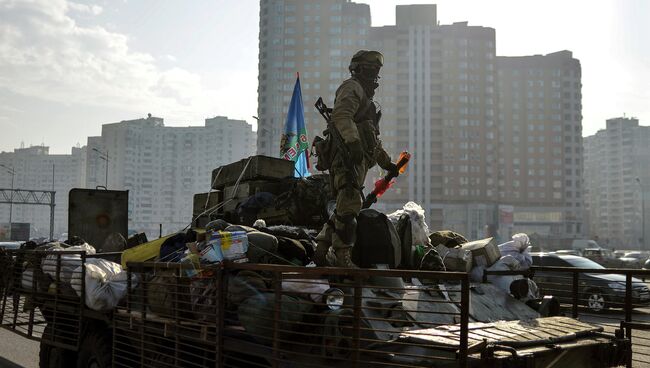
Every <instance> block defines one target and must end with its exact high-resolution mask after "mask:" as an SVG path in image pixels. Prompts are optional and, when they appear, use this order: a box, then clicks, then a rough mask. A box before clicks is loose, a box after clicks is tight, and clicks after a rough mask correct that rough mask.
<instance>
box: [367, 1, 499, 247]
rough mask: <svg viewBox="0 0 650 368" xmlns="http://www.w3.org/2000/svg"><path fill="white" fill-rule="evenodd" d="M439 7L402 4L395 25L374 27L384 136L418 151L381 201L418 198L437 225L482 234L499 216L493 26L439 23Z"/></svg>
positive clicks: (390, 204)
mask: <svg viewBox="0 0 650 368" xmlns="http://www.w3.org/2000/svg"><path fill="white" fill-rule="evenodd" d="M436 13H437V9H436V5H405V6H397V7H396V25H395V26H386V27H379V28H372V30H371V38H370V40H371V48H376V49H379V50H381V51H382V52H383V53H384V55H385V57H386V66H385V67H384V69H383V70H382V79H381V81H380V82H381V86H380V88H379V91H378V96H377V99H378V100H379V101H380V102H381V104H382V106H383V108H382V113H383V117H382V120H383V122H382V126H381V128H382V135H381V137H382V140H383V141H384V143H385V146H386V148H387V150H388V151H389V152H391V153H392V154H393V155H394V156H396V155H397V154H398V152H399V151H401V150H408V151H409V152H411V153H412V154H413V159H412V162H411V164H410V166H409V168H408V171H407V175H408V177H407V178H404V179H400V180H399V181H398V182H397V184H396V187H395V188H394V189H391V191H390V192H389V193H387V194H386V195H385V198H382V204H383V205H384V206H385V209H386V210H394V209H397V208H398V207H401V206H402V205H403V204H404V202H406V201H408V200H414V201H416V202H417V203H419V204H420V205H421V206H422V207H423V208H424V209H425V211H426V214H427V219H428V221H429V223H430V226H431V227H432V228H433V229H442V228H451V229H454V230H456V231H459V232H461V233H463V234H466V235H467V236H468V237H470V238H478V237H481V236H484V235H485V234H486V231H485V225H486V224H490V223H494V222H495V221H496V211H495V208H496V207H495V204H496V203H497V198H498V197H497V133H498V131H497V124H496V123H497V121H496V119H497V91H496V77H497V71H496V70H497V68H496V56H495V31H494V29H492V28H486V27H476V26H468V24H467V22H459V23H454V24H451V25H439V23H438V21H437V14H436ZM405 179H406V180H405Z"/></svg>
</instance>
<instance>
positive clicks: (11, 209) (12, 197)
mask: <svg viewBox="0 0 650 368" xmlns="http://www.w3.org/2000/svg"><path fill="white" fill-rule="evenodd" d="M0 167H3V168H5V169H6V170H7V172H8V173H9V174H11V200H10V202H9V240H11V223H12V214H13V209H14V178H15V177H16V170H14V168H13V166H11V167H10V166H7V165H3V164H0Z"/></svg>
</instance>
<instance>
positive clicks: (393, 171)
mask: <svg viewBox="0 0 650 368" xmlns="http://www.w3.org/2000/svg"><path fill="white" fill-rule="evenodd" d="M384 170H386V171H387V172H388V174H390V176H392V177H395V178H396V177H398V176H399V169H398V168H397V165H395V164H394V163H392V162H391V163H389V164H388V166H387V167H385V168H384Z"/></svg>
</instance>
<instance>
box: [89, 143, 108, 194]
mask: <svg viewBox="0 0 650 368" xmlns="http://www.w3.org/2000/svg"><path fill="white" fill-rule="evenodd" d="M93 151H95V152H97V153H98V154H99V158H101V159H102V160H104V161H105V163H106V175H105V180H106V183H105V185H104V187H105V188H106V189H108V159H109V157H108V150H106V152H102V151H100V150H98V149H97V148H93Z"/></svg>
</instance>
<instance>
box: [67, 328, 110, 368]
mask: <svg viewBox="0 0 650 368" xmlns="http://www.w3.org/2000/svg"><path fill="white" fill-rule="evenodd" d="M102 330H103V331H102ZM112 364H113V338H112V336H111V334H110V332H107V330H104V329H99V328H94V329H89V330H88V332H87V333H86V334H85V336H84V338H83V340H82V342H81V346H80V347H79V355H78V356H77V365H76V366H77V368H111V367H112Z"/></svg>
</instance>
